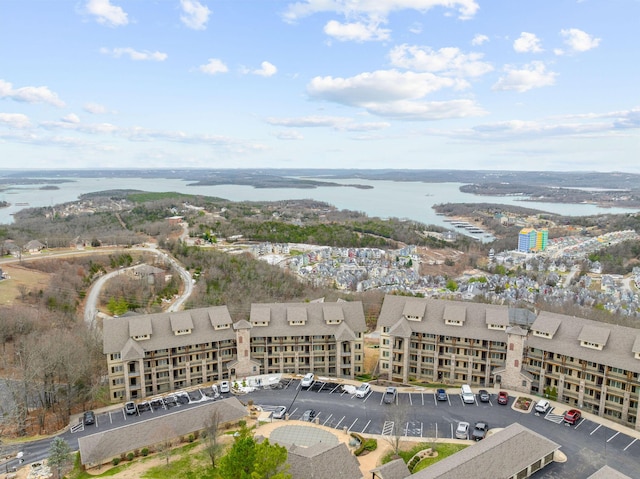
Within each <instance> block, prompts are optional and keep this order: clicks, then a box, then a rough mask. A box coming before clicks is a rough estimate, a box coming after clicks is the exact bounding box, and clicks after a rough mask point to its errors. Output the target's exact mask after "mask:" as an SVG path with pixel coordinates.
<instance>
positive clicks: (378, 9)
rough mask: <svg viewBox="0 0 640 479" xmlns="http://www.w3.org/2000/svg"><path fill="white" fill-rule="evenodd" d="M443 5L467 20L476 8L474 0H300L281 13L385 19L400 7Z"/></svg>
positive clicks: (288, 18) (289, 18) (292, 18)
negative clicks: (361, 16) (330, 14)
mask: <svg viewBox="0 0 640 479" xmlns="http://www.w3.org/2000/svg"><path fill="white" fill-rule="evenodd" d="M435 7H443V8H449V9H455V10H457V11H458V17H459V18H460V19H463V20H466V19H469V18H471V17H473V16H474V15H475V14H476V12H477V11H478V8H479V7H478V4H477V3H476V2H475V1H474V0H384V1H359V2H354V1H352V0H302V1H299V2H297V3H291V4H289V6H288V8H287V10H286V11H285V13H284V19H285V20H286V21H288V22H295V21H296V20H298V19H300V18H303V17H307V16H309V15H313V14H315V13H322V12H335V13H338V14H340V15H343V16H345V17H347V18H353V17H357V16H359V15H364V16H366V17H369V18H378V19H383V18H386V17H387V15H389V14H390V13H391V12H397V11H401V10H417V11H419V12H426V11H427V10H430V9H431V8H435Z"/></svg>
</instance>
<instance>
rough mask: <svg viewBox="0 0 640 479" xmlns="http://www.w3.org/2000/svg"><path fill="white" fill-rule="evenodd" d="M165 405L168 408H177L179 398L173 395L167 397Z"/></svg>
mask: <svg viewBox="0 0 640 479" xmlns="http://www.w3.org/2000/svg"><path fill="white" fill-rule="evenodd" d="M164 405H165V406H166V407H167V408H170V407H174V406H177V405H178V398H177V397H175V396H174V395H173V394H170V395H169V396H165V397H164Z"/></svg>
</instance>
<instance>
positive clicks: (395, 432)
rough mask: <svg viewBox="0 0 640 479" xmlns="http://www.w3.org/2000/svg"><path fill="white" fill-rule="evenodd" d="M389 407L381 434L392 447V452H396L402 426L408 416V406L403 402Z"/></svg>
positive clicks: (402, 429)
mask: <svg viewBox="0 0 640 479" xmlns="http://www.w3.org/2000/svg"><path fill="white" fill-rule="evenodd" d="M389 408H390V409H389V412H388V413H387V415H386V419H385V424H384V429H383V431H382V435H383V436H384V438H385V440H386V441H387V442H388V443H389V444H390V445H391V447H392V448H393V452H394V453H395V454H398V451H399V450H400V441H401V440H402V437H403V436H404V434H403V432H404V428H405V425H406V424H407V418H408V417H409V408H408V406H407V405H405V404H397V405H396V404H391V405H390V406H389Z"/></svg>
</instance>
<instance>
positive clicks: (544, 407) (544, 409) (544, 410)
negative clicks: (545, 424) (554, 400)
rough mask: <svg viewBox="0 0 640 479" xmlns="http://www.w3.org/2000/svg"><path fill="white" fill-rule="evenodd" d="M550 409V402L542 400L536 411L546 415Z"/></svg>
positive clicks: (536, 406)
mask: <svg viewBox="0 0 640 479" xmlns="http://www.w3.org/2000/svg"><path fill="white" fill-rule="evenodd" d="M550 407H551V403H550V402H549V401H547V400H546V399H540V401H538V402H537V403H536V405H535V407H534V409H535V410H536V412H539V413H541V414H546V413H547V411H548V410H549V408H550Z"/></svg>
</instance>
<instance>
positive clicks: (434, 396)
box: [433, 394, 451, 407]
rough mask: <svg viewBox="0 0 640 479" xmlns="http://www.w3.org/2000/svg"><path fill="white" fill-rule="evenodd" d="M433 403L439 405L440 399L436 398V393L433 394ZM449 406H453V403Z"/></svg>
mask: <svg viewBox="0 0 640 479" xmlns="http://www.w3.org/2000/svg"><path fill="white" fill-rule="evenodd" d="M433 405H434V406H436V407H437V406H438V400H437V399H436V395H435V394H434V395H433ZM449 406H451V404H449Z"/></svg>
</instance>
